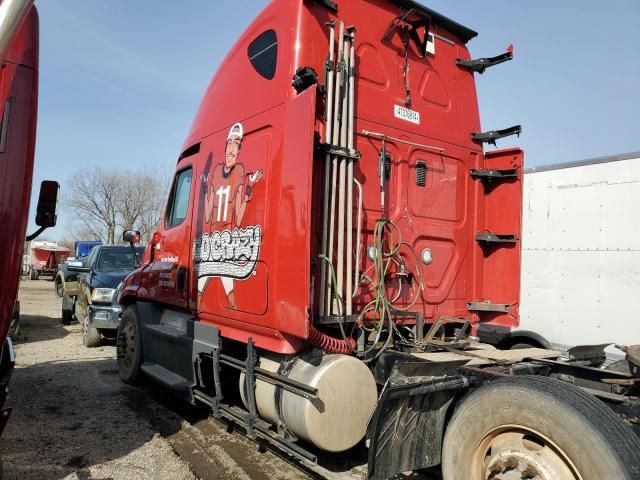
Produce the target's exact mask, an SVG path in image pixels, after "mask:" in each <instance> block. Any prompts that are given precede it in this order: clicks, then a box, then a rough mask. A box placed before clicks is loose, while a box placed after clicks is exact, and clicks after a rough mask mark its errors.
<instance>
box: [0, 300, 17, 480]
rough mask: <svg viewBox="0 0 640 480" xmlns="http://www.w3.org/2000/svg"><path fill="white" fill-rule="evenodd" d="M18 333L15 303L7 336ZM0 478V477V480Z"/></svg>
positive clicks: (14, 335)
mask: <svg viewBox="0 0 640 480" xmlns="http://www.w3.org/2000/svg"><path fill="white" fill-rule="evenodd" d="M18 333H20V302H19V301H16V304H15V306H14V307H13V315H12V316H11V323H10V324H9V333H8V334H7V335H8V336H10V337H11V338H15V337H16V336H17V335H18ZM1 478H2V476H0V479H1Z"/></svg>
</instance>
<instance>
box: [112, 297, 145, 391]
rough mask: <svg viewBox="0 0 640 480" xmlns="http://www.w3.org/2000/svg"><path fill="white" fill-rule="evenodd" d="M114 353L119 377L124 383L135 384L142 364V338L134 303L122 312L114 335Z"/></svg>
mask: <svg viewBox="0 0 640 480" xmlns="http://www.w3.org/2000/svg"><path fill="white" fill-rule="evenodd" d="M116 353H117V357H118V372H119V374H120V378H121V379H122V381H123V382H125V383H129V384H131V385H133V384H135V383H136V382H137V380H138V377H139V375H140V365H141V364H142V339H141V338H140V322H139V320H138V314H137V311H136V308H135V306H134V305H129V306H128V307H126V308H125V310H124V312H122V319H121V320H120V325H119V326H118V336H117V337H116Z"/></svg>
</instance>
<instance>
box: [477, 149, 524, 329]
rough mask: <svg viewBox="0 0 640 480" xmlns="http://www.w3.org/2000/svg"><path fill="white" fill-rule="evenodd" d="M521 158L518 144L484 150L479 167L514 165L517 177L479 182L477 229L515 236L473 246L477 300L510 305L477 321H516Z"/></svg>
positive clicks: (520, 226)
mask: <svg viewBox="0 0 640 480" xmlns="http://www.w3.org/2000/svg"><path fill="white" fill-rule="evenodd" d="M523 162H524V152H523V151H522V150H520V149H518V148H512V149H505V150H494V151H492V152H489V153H486V154H485V156H484V167H483V168H487V169H496V170H510V169H516V171H517V173H518V177H517V178H515V179H513V180H510V181H505V182H499V183H498V184H496V185H494V186H488V187H482V186H479V188H480V189H481V190H480V192H481V196H482V201H481V202H480V205H481V210H480V216H479V221H478V232H493V233H496V234H514V235H516V236H517V241H516V243H514V244H510V245H501V246H496V247H484V248H483V247H481V246H476V253H477V256H478V258H479V259H481V261H482V267H481V272H482V273H481V280H480V285H481V287H480V289H479V290H478V297H477V300H482V301H490V302H492V303H497V304H506V305H510V308H509V312H508V313H506V314H496V313H492V314H487V313H485V314H481V315H480V321H485V322H489V321H490V322H491V323H494V324H498V325H503V326H517V325H518V322H519V316H518V307H519V302H520V282H519V280H518V279H519V278H520V251H521V237H520V232H521V229H522V165H523ZM478 183H480V182H478Z"/></svg>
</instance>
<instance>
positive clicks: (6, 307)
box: [0, 7, 38, 344]
mask: <svg viewBox="0 0 640 480" xmlns="http://www.w3.org/2000/svg"><path fill="white" fill-rule="evenodd" d="M2 61H3V63H2V69H1V70H0V119H2V118H3V116H4V114H5V109H6V108H7V105H8V103H7V102H10V107H9V112H8V114H7V117H8V122H9V123H8V128H7V141H6V146H5V149H4V151H0V172H2V174H1V175H0V225H2V229H0V244H2V245H3V254H2V255H0V272H2V288H0V344H4V339H5V338H6V335H7V331H8V329H9V323H10V321H11V315H12V313H13V307H14V302H15V299H16V295H17V293H18V279H19V275H20V269H21V265H22V253H23V247H24V239H25V231H26V228H27V216H28V214H29V203H30V198H31V179H32V175H33V157H34V151H35V136H36V119H37V109H38V14H37V12H36V9H35V7H32V8H31V10H30V12H29V13H28V14H27V17H26V18H25V20H24V22H23V24H22V26H21V27H20V29H19V30H18V33H17V34H16V37H15V38H14V40H13V42H12V43H11V45H10V47H9V50H8V52H7V55H6V58H4V59H2Z"/></svg>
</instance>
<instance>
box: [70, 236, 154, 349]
mask: <svg viewBox="0 0 640 480" xmlns="http://www.w3.org/2000/svg"><path fill="white" fill-rule="evenodd" d="M143 251H144V248H143V247H130V246H126V245H98V246H95V247H94V248H93V249H91V252H90V253H89V255H88V256H87V257H86V258H85V259H84V261H83V262H82V266H81V267H78V266H72V265H70V266H69V267H68V269H69V271H70V272H76V273H78V290H77V299H76V301H75V315H76V317H77V318H78V320H79V321H80V323H81V324H82V329H83V337H82V342H83V344H84V345H85V346H86V347H97V346H98V345H100V341H101V338H102V337H103V336H105V337H113V336H115V333H116V330H117V328H118V325H119V324H120V313H121V310H122V309H121V307H120V305H119V304H118V301H117V298H118V295H117V293H118V289H119V284H120V283H121V282H122V279H123V278H124V277H126V276H127V275H128V274H129V272H131V271H132V270H133V269H134V268H135V267H136V266H137V265H138V264H139V263H140V261H139V257H140V256H142V253H143ZM63 302H64V299H63ZM64 316H65V310H64V304H63V320H64Z"/></svg>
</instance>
